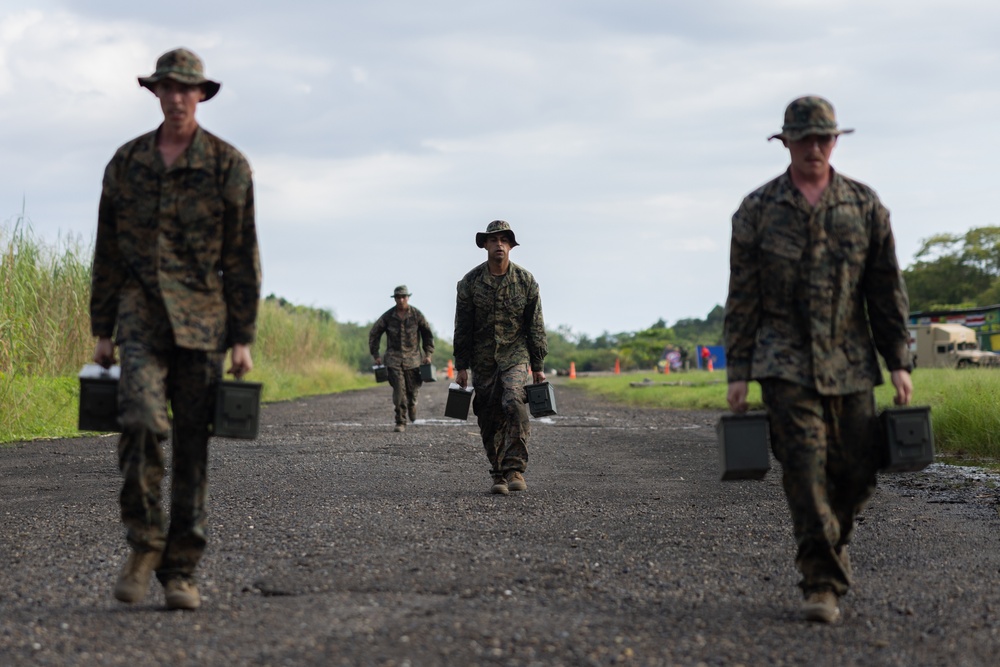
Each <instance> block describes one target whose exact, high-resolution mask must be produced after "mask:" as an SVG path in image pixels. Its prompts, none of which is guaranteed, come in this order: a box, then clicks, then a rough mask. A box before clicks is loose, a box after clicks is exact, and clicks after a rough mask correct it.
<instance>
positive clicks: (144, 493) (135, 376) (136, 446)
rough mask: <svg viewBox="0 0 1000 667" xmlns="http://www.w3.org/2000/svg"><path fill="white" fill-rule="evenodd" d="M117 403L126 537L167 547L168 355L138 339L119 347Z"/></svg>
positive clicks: (141, 546) (145, 547)
mask: <svg viewBox="0 0 1000 667" xmlns="http://www.w3.org/2000/svg"><path fill="white" fill-rule="evenodd" d="M119 353H120V355H121V369H122V374H121V379H120V381H119V383H118V407H119V417H120V419H121V424H122V434H121V437H120V438H119V440H118V468H119V470H121V473H122V489H121V494H120V496H119V502H120V507H121V519H122V524H123V525H124V526H125V539H126V540H127V541H128V543H129V545H130V546H131V547H132V549H134V550H136V551H149V550H154V551H163V548H164V546H165V545H166V515H165V513H164V511H163V506H162V502H161V489H160V486H161V482H162V481H163V472H164V456H163V446H162V444H161V443H162V442H163V441H164V440H165V439H166V437H167V433H168V432H169V430H170V421H169V419H168V418H167V389H166V380H167V373H168V370H169V366H168V358H167V356H166V355H163V354H158V353H154V352H152V351H151V350H150V349H149V348H147V347H145V346H143V345H139V344H136V343H125V344H124V345H122V346H121V348H120V350H119Z"/></svg>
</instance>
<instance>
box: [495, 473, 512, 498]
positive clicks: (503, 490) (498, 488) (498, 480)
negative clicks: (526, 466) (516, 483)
mask: <svg viewBox="0 0 1000 667" xmlns="http://www.w3.org/2000/svg"><path fill="white" fill-rule="evenodd" d="M490 493H496V494H498V495H501V496H506V495H508V494H509V493H510V489H508V488H507V480H505V479H504V478H503V475H500V474H495V475H493V486H491V487H490Z"/></svg>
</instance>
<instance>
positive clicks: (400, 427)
mask: <svg viewBox="0 0 1000 667" xmlns="http://www.w3.org/2000/svg"><path fill="white" fill-rule="evenodd" d="M392 430H393V431H395V432H396V433H405V432H406V424H396V428H394V429H392Z"/></svg>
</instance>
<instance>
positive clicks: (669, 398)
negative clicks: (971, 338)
mask: <svg viewBox="0 0 1000 667" xmlns="http://www.w3.org/2000/svg"><path fill="white" fill-rule="evenodd" d="M91 254H92V248H91V247H90V245H89V244H86V243H84V242H83V241H82V240H80V239H77V238H72V237H67V238H61V239H59V240H58V241H57V242H56V243H55V244H45V243H42V242H41V241H39V240H38V239H37V238H35V237H34V236H33V234H32V231H31V226H30V224H29V223H28V222H27V220H26V219H25V217H24V216H23V214H22V215H21V216H20V217H18V218H17V219H16V220H15V221H14V222H12V223H0V442H11V441H16V440H29V439H34V438H44V437H66V436H73V435H76V434H77V433H78V431H77V430H76V419H77V410H78V403H77V401H78V393H79V382H78V380H77V374H78V372H79V370H80V368H81V367H82V366H83V365H84V364H86V363H89V362H90V359H91V355H92V354H93V344H94V341H93V338H92V337H91V335H90V318H89V314H88V305H89V299H90V262H91ZM905 274H906V278H907V282H908V284H910V285H911V299H912V300H913V302H914V303H915V305H916V306H919V307H935V308H938V307H949V306H950V307H968V306H979V305H988V304H989V303H996V302H1000V296H998V295H1000V228H998V227H984V228H979V229H973V230H970V231H969V232H968V233H967V234H965V235H963V236H953V235H940V236H936V237H933V238H931V239H928V240H927V241H925V242H924V246H923V248H922V249H921V251H920V252H919V253H918V254H917V261H916V262H915V263H914V264H913V266H911V267H910V268H908V269H907V270H906V272H905ZM956 287H960V289H955V288H956ZM722 320H723V309H722V307H721V306H718V305H717V306H715V307H713V308H712V309H711V310H710V311H709V313H708V315H707V316H706V317H705V319H703V320H702V319H684V320H679V321H677V322H676V323H674V324H673V325H672V326H668V325H667V323H666V322H665V321H664V320H663V319H660V320H658V321H657V322H655V323H654V324H653V325H652V326H650V327H649V328H648V329H644V330H641V331H634V332H620V333H615V334H612V333H609V332H604V333H603V334H601V335H600V336H597V337H596V338H591V337H588V336H587V335H583V334H576V333H574V332H573V331H572V330H571V329H570V328H569V327H560V328H558V329H557V330H555V331H549V332H548V333H549V356H548V357H547V359H546V368H547V369H548V370H550V371H551V370H558V371H559V372H560V374H565V373H567V372H568V370H569V368H570V366H571V364H572V365H573V366H574V367H575V369H576V370H577V372H579V373H581V374H583V375H586V374H588V373H592V372H594V373H596V372H601V371H604V372H608V371H612V370H613V369H614V367H615V362H616V361H618V363H619V364H620V367H621V369H622V370H623V371H624V372H625V373H624V374H622V375H606V376H602V377H596V376H592V377H580V378H579V379H578V380H576V381H577V382H579V383H580V384H581V386H583V387H586V388H587V389H588V390H589V391H594V392H597V393H600V394H602V395H604V396H607V397H609V398H612V399H613V400H617V401H622V402H626V403H629V404H634V405H648V406H655V407H662V408H686V409H720V410H721V409H725V407H726V406H725V392H726V388H725V374H724V372H722V371H719V372H715V373H708V372H703V371H690V372H687V373H673V374H670V375H663V374H660V373H657V372H655V371H653V370H650V371H647V372H637V371H638V369H654V368H656V367H657V365H658V364H660V365H661V366H662V359H663V355H664V352H665V351H666V350H668V349H674V350H678V351H680V352H681V353H682V354H684V355H686V356H687V358H689V359H690V360H691V363H692V365H694V355H695V354H696V347H697V346H698V345H718V344H721V342H722ZM370 326H371V323H366V324H356V323H352V322H338V321H337V320H336V319H335V317H334V316H333V314H332V313H330V312H329V311H325V310H320V309H316V308H310V307H305V306H297V305H294V304H292V303H289V302H288V301H286V300H285V299H282V298H280V297H277V296H275V295H270V296H268V297H267V298H265V299H264V300H263V302H262V304H261V311H260V318H259V331H258V341H257V343H256V344H255V345H254V347H253V358H254V370H253V372H252V373H251V374H250V375H249V376H248V378H247V379H248V380H251V381H255V382H262V383H263V384H264V391H263V400H264V401H280V400H287V399H291V398H295V397H298V396H306V395H312V394H325V393H333V392H338V391H346V390H350V389H355V388H359V387H364V386H369V385H371V384H374V379H373V377H372V374H371V364H372V360H371V357H370V356H369V354H368V330H369V328H370ZM437 333H441V332H437ZM447 333H449V334H450V332H447ZM435 345H436V348H437V349H436V352H435V355H434V356H435V364H436V365H437V366H438V368H443V367H444V366H445V364H446V363H447V360H448V359H450V358H452V357H453V352H452V348H451V344H450V342H448V341H447V340H443V339H440V338H438V339H437V340H436V341H435ZM629 371H633V372H632V373H629ZM644 380H645V382H644ZM632 383H641V384H640V385H639V387H633V386H631V385H632ZM914 383H915V386H916V398H915V403H916V404H919V405H930V406H931V408H932V421H933V424H934V432H935V440H936V443H935V444H936V446H937V450H938V452H939V453H944V454H946V455H947V457H949V459H950V460H956V461H967V462H971V463H981V462H990V461H998V460H1000V411H998V410H997V409H996V401H997V399H996V397H997V396H1000V371H996V370H994V371H992V372H991V371H990V370H975V369H973V370H962V371H952V370H941V369H918V370H917V371H916V372H915V373H914ZM876 393H877V396H878V399H879V402H880V404H881V405H888V404H889V403H890V402H891V390H890V389H889V388H888V387H881V388H879V390H878V391H877V392H876ZM750 400H751V402H752V403H756V405H757V407H760V393H759V389H758V388H757V385H756V384H755V383H752V384H751V391H750Z"/></svg>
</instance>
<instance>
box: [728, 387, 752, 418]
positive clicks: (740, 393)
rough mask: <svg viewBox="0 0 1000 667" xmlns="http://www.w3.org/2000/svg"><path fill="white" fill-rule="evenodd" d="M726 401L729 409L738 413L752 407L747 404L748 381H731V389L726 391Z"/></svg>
mask: <svg viewBox="0 0 1000 667" xmlns="http://www.w3.org/2000/svg"><path fill="white" fill-rule="evenodd" d="M726 402H727V403H729V409H730V410H732V411H733V412H735V413H737V414H743V413H744V412H746V411H747V409H748V408H749V407H750V406H749V404H747V383H746V382H745V381H743V380H739V381H737V382H730V383H729V391H727V392H726Z"/></svg>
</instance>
